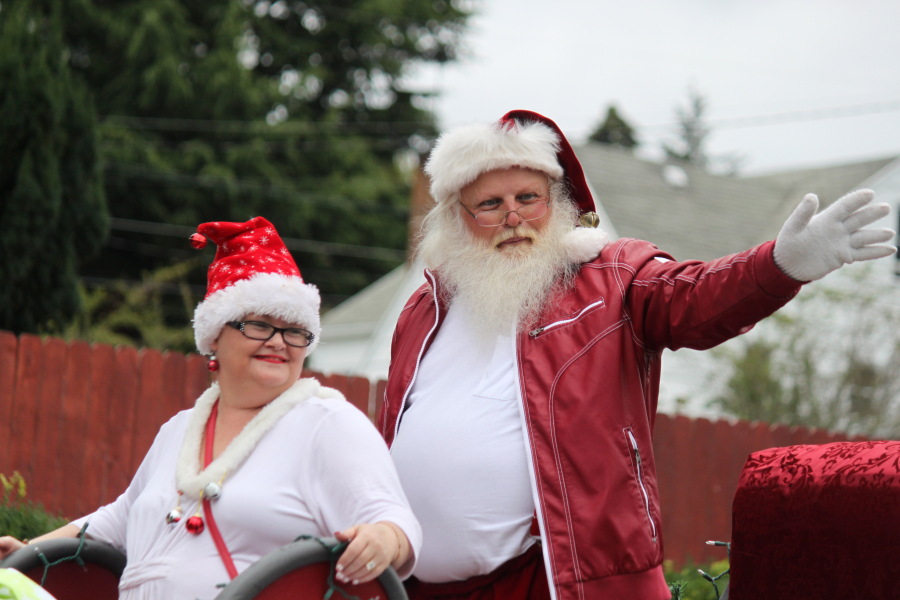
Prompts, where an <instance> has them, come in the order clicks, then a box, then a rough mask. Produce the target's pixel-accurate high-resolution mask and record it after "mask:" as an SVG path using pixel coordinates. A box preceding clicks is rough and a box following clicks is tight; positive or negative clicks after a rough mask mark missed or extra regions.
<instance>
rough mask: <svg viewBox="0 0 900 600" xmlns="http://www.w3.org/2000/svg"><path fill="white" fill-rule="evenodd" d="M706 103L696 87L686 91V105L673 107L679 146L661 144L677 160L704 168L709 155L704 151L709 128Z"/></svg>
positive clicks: (707, 162)
mask: <svg viewBox="0 0 900 600" xmlns="http://www.w3.org/2000/svg"><path fill="white" fill-rule="evenodd" d="M707 107H708V103H707V100H706V98H705V97H704V96H703V95H702V94H701V93H700V92H699V91H697V90H696V89H693V88H691V89H690V90H689V91H688V106H687V108H684V107H682V106H679V107H677V108H676V109H675V117H676V119H677V120H678V139H679V147H678V148H673V147H671V146H669V145H668V144H663V149H664V150H665V152H666V154H667V155H668V156H669V157H671V158H675V159H677V160H683V161H686V162H689V163H693V164H694V165H696V166H698V167H700V168H701V169H705V168H706V167H707V166H708V164H709V156H708V155H707V153H706V138H707V137H709V134H710V128H709V126H707V124H706V121H705V120H704V119H705V114H706V109H707Z"/></svg>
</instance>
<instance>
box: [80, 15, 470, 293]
mask: <svg viewBox="0 0 900 600" xmlns="http://www.w3.org/2000/svg"><path fill="white" fill-rule="evenodd" d="M466 16H467V15H466V13H465V12H463V11H461V10H459V9H458V8H456V7H455V4H454V3H449V2H444V1H443V0H434V1H432V0H328V1H326V2H313V1H304V2H298V1H294V0H292V1H290V2H288V1H286V0H278V1H275V2H270V1H268V0H259V1H253V0H191V1H190V2H188V1H186V0H127V1H126V0H105V1H103V2H101V1H99V0H70V1H69V2H67V3H66V18H65V23H66V31H65V36H66V44H67V46H68V48H69V49H70V50H71V58H70V64H71V66H72V68H73V69H74V70H75V71H77V72H78V73H79V74H80V75H81V77H82V78H83V79H84V81H86V82H87V83H88V85H89V87H90V89H91V90H92V92H93V93H94V95H95V98H96V104H97V111H98V114H99V115H101V119H102V120H101V123H100V135H101V153H102V157H103V158H104V164H105V176H106V178H105V186H106V195H107V198H108V199H109V206H110V212H111V214H112V216H114V217H118V218H126V219H134V220H141V221H151V222H163V223H169V224H178V225H185V226H195V225H197V224H198V223H201V222H204V221H209V220H233V221H244V220H246V219H248V218H250V217H253V216H255V215H263V216H265V217H266V218H268V219H269V220H271V221H272V222H273V223H274V224H275V225H276V227H277V228H278V230H279V232H280V233H281V234H282V235H283V236H285V237H295V238H302V239H310V240H319V241H324V242H331V243H341V244H353V245H361V246H374V247H387V248H394V249H397V250H402V249H403V248H404V246H405V243H406V219H407V214H408V196H409V188H408V185H407V182H406V180H405V178H404V175H403V173H402V172H401V171H400V170H399V169H398V168H397V164H398V162H400V159H402V158H406V157H408V156H409V155H410V154H415V153H416V152H417V151H421V150H424V149H425V148H427V141H426V140H427V139H429V138H431V137H433V135H434V134H435V124H434V119H433V115H431V114H430V113H429V112H427V111H425V110H423V109H421V108H419V107H420V106H422V105H423V104H422V103H421V102H420V100H421V97H419V96H417V95H416V94H414V93H412V92H410V91H408V90H406V89H404V88H403V86H402V85H401V83H400V78H401V77H402V75H403V73H404V69H405V67H406V66H407V65H409V64H410V63H411V62H414V61H415V62H444V61H447V60H452V59H453V58H454V57H455V53H456V49H457V46H458V44H459V42H460V36H461V35H462V33H463V31H464V24H465V20H466ZM142 244H143V245H142ZM185 248H186V246H185V243H184V241H183V240H181V239H177V240H176V239H172V240H166V239H165V238H159V237H151V236H147V235H140V234H131V233H124V232H122V231H121V230H116V229H114V230H113V233H112V237H111V239H110V243H109V245H108V246H107V247H106V248H105V249H104V251H103V254H102V257H101V259H100V260H97V261H94V262H93V263H92V264H91V265H90V266H89V269H87V270H86V271H85V272H84V273H85V274H87V275H91V276H94V277H99V278H105V279H114V278H125V279H130V280H139V279H141V275H140V274H141V273H142V272H143V271H149V270H156V269H159V268H161V267H164V266H167V265H169V264H171V263H172V261H173V260H174V259H175V258H176V257H177V256H180V255H179V251H181V250H183V249H185ZM207 252H211V250H208V251H207ZM210 258H211V256H210ZM295 259H296V260H297V262H298V266H299V267H300V270H301V272H302V273H303V274H304V276H305V277H307V278H308V279H309V280H310V281H311V282H313V283H316V284H317V285H318V286H319V287H320V289H321V290H322V292H323V295H324V299H325V302H326V304H329V303H333V302H334V301H336V300H339V299H340V298H342V297H345V296H346V295H349V294H352V293H354V292H356V291H358V290H359V289H360V288H361V287H363V286H364V285H366V284H368V283H370V282H371V281H373V280H374V279H375V278H377V277H378V276H380V275H382V274H384V273H386V272H387V271H389V270H390V269H392V268H394V267H396V266H397V265H398V264H399V261H393V262H391V261H385V260H380V259H376V258H366V257H363V258H360V257H349V256H340V255H334V254H322V253H319V254H316V253H303V252H300V253H295ZM204 280H205V272H204V270H203V269H202V268H198V269H196V270H195V272H194V274H193V275H192V282H193V283H194V284H195V285H203V283H204ZM173 302H176V303H178V302H180V301H179V300H177V299H173Z"/></svg>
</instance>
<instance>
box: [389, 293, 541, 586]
mask: <svg viewBox="0 0 900 600" xmlns="http://www.w3.org/2000/svg"><path fill="white" fill-rule="evenodd" d="M458 304H459V303H458V302H454V303H452V304H451V305H450V309H449V310H448V312H447V316H446V317H445V319H444V323H443V324H442V325H441V328H440V330H438V333H437V335H436V336H435V338H434V341H433V342H432V344H431V347H429V349H428V352H426V353H425V356H424V357H423V358H422V362H421V363H420V364H419V373H418V375H417V376H416V380H415V383H414V384H413V388H412V390H411V391H410V394H409V398H408V399H407V408H406V411H405V412H404V413H403V416H402V419H401V421H400V429H399V431H398V432H397V437H396V439H395V440H394V443H393V445H392V446H391V456H393V458H394V464H396V465H397V471H398V472H399V473H400V481H401V482H402V483H403V489H404V490H406V494H407V496H408V497H409V502H410V504H411V505H412V508H413V511H414V512H415V513H416V517H418V519H419V521H420V522H421V523H422V530H423V531H424V534H425V543H424V545H423V546H422V552H421V553H420V554H419V559H418V561H417V563H416V568H415V571H413V575H415V576H416V577H417V578H419V579H421V580H423V581H429V582H435V583H437V582H445V581H454V580H457V581H458V580H463V579H468V578H470V577H474V576H476V575H484V574H486V573H490V572H491V571H493V570H494V569H496V568H497V567H499V566H500V565H502V564H503V563H504V562H506V561H507V560H509V559H511V558H513V557H515V556H518V555H520V554H522V553H523V552H525V551H526V550H527V549H528V548H529V547H530V546H531V545H532V544H534V543H535V539H534V538H533V537H532V536H531V534H530V531H531V521H532V517H533V515H534V500H533V496H532V489H531V477H530V475H529V469H528V460H527V458H526V457H527V454H526V446H525V443H526V442H525V436H524V434H523V433H522V416H521V415H520V413H519V411H520V408H519V401H518V394H517V393H516V386H517V385H518V381H517V379H516V366H515V362H516V355H515V340H514V339H513V337H512V335H510V336H503V335H501V336H498V337H497V338H496V339H495V340H488V341H485V340H484V336H481V337H479V336H478V335H477V332H476V331H474V330H473V328H472V327H471V326H470V325H469V322H468V321H467V320H466V318H465V314H466V313H465V311H464V310H461V307H460V306H458ZM510 333H512V325H510Z"/></svg>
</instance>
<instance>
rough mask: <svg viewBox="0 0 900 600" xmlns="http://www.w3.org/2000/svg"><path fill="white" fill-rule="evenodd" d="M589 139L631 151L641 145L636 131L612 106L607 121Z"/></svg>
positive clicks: (607, 114)
mask: <svg viewBox="0 0 900 600" xmlns="http://www.w3.org/2000/svg"><path fill="white" fill-rule="evenodd" d="M588 139H590V140H591V141H593V142H599V143H601V144H610V145H613V146H622V147H623V148H628V149H629V150H631V149H633V148H634V147H635V146H638V145H640V142H638V141H637V138H636V137H635V135H634V129H632V127H631V125H629V124H628V123H627V122H625V120H624V119H623V118H622V117H620V116H619V113H618V111H616V107H615V106H612V105H610V107H609V108H608V109H607V110H606V119H605V120H604V121H603V124H602V125H600V127H598V128H597V129H596V130H595V131H594V133H592V134H591V135H590V137H589V138H588Z"/></svg>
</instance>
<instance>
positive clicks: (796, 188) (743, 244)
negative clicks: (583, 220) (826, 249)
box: [575, 143, 894, 260]
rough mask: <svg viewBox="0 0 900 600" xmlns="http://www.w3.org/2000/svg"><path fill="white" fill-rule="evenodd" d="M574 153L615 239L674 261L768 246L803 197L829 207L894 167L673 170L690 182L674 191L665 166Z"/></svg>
mask: <svg viewBox="0 0 900 600" xmlns="http://www.w3.org/2000/svg"><path fill="white" fill-rule="evenodd" d="M575 153H576V154H577V155H578V159H579V160H580V161H581V164H582V166H583V167H584V171H585V175H586V176H587V178H588V180H589V181H590V182H591V185H592V186H593V188H594V190H595V191H596V193H597V196H598V197H599V198H598V199H599V201H600V203H602V204H603V207H604V208H605V209H606V212H607V214H608V215H609V218H610V220H611V221H612V222H613V224H614V225H615V227H616V229H617V232H618V234H619V235H620V236H622V237H635V238H640V239H644V240H647V241H650V242H653V243H654V244H656V245H657V246H659V247H660V248H661V249H663V250H665V251H666V252H669V253H670V254H672V255H673V256H674V257H675V258H676V259H677V260H688V259H700V260H711V259H713V258H717V257H720V256H725V255H728V254H732V253H735V252H740V251H742V250H746V249H747V248H749V247H751V246H754V245H756V244H759V243H761V242H764V241H766V240H768V239H772V238H774V237H775V235H777V234H778V230H779V229H780V227H781V223H783V221H784V219H785V218H787V215H788V214H790V211H791V210H793V208H794V206H796V204H797V203H798V202H799V201H800V200H801V199H802V197H803V194H804V193H806V192H809V191H814V192H816V193H818V194H819V196H820V200H822V201H823V204H827V203H830V202H832V201H834V200H836V199H837V198H838V197H839V196H841V195H843V194H844V193H846V192H848V191H850V190H851V189H852V188H853V186H856V185H858V184H859V183H860V182H862V181H864V180H865V179H866V178H867V177H869V176H870V175H872V174H874V173H875V172H877V171H878V170H879V169H881V168H882V167H884V166H885V165H887V164H888V163H890V162H891V161H892V160H894V159H893V158H888V159H882V160H877V161H867V162H864V163H856V164H852V165H840V166H837V167H829V168H821V169H808V170H804V171H791V172H787V173H780V174H773V175H766V176H758V177H752V178H739V177H729V176H721V175H712V174H710V173H706V172H704V171H702V170H700V169H698V168H696V167H694V166H692V165H689V164H683V163H678V166H679V167H681V168H682V169H684V171H685V173H686V174H687V176H688V182H687V185H685V186H684V187H677V186H675V185H672V184H670V183H668V182H667V181H666V179H665V178H664V176H663V168H664V167H665V165H663V164H660V163H655V162H651V161H647V160H643V159H640V158H637V157H636V156H634V155H633V154H632V153H631V152H628V151H627V150H625V149H622V148H618V147H615V146H607V145H603V144H595V143H591V144H587V145H584V146H577V147H575Z"/></svg>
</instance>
